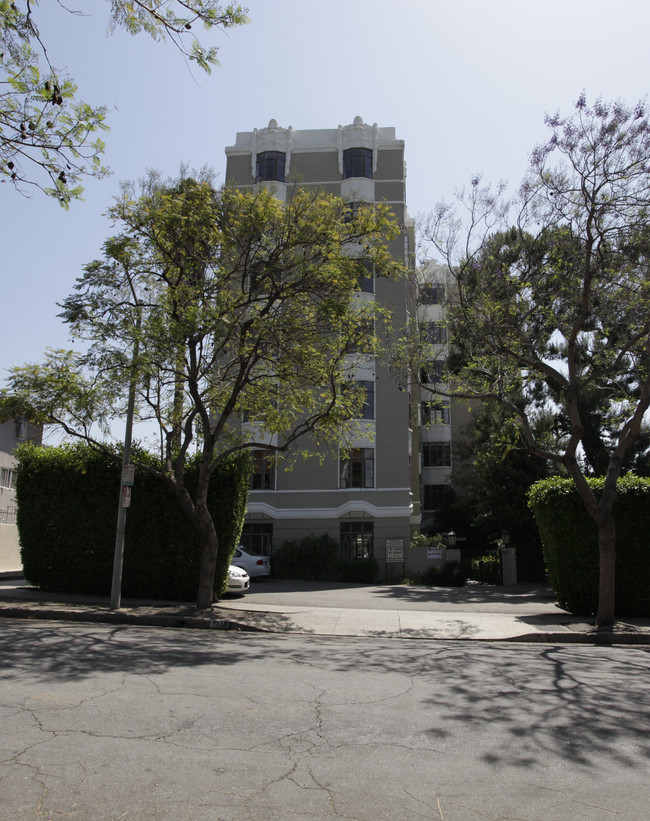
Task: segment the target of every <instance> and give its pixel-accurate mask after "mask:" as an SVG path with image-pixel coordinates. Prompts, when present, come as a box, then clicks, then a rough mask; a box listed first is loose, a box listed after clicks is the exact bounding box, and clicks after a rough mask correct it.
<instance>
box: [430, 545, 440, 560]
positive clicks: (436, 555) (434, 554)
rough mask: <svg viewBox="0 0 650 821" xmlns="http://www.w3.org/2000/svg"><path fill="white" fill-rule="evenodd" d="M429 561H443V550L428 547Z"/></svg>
mask: <svg viewBox="0 0 650 821" xmlns="http://www.w3.org/2000/svg"><path fill="white" fill-rule="evenodd" d="M427 559H442V548H441V547H427Z"/></svg>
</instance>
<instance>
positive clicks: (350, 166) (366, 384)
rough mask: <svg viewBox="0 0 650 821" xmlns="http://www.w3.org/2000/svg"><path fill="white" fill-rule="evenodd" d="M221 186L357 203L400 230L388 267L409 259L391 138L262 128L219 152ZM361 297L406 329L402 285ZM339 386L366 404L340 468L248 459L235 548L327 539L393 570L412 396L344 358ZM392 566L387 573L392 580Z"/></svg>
mask: <svg viewBox="0 0 650 821" xmlns="http://www.w3.org/2000/svg"><path fill="white" fill-rule="evenodd" d="M226 156H227V168H226V182H227V184H231V185H236V186H237V187H239V188H252V189H254V188H255V187H256V186H267V187H270V188H271V190H272V191H273V193H274V194H275V196H276V197H278V198H279V199H280V200H281V201H284V202H286V198H287V196H288V195H289V193H290V190H291V187H292V186H293V185H295V184H297V183H299V184H300V186H301V187H302V188H305V189H318V190H321V191H324V192H327V193H331V194H335V195H337V196H339V197H341V198H342V199H343V200H344V201H346V202H349V203H351V205H354V204H355V203H373V202H385V203H387V204H388V205H389V206H390V208H391V210H392V212H393V214H394V216H395V218H396V220H397V221H398V223H399V224H400V225H401V226H402V228H403V230H402V232H401V234H400V236H399V238H398V239H397V240H396V241H394V242H393V244H392V248H391V250H392V253H393V254H394V256H395V258H396V259H399V260H403V261H405V262H409V260H410V259H411V257H412V254H413V250H414V249H413V243H414V232H413V224H412V221H411V220H410V219H409V217H408V214H407V210H406V180H405V164H404V142H403V141H402V140H398V139H396V137H395V129H394V128H379V127H378V126H377V125H376V124H375V125H368V124H366V123H364V122H363V121H362V119H361V118H360V117H356V118H355V120H354V122H353V123H352V124H351V125H346V126H339V127H338V128H332V129H322V130H321V129H318V130H305V131H296V130H294V129H293V128H283V127H280V126H279V125H278V123H277V122H276V121H275V120H271V121H270V122H269V124H268V126H267V127H266V128H260V129H255V130H254V131H247V132H240V133H238V134H237V138H236V142H235V144H234V145H232V146H230V147H228V148H226ZM360 287H361V288H362V290H363V292H364V298H366V299H374V300H377V301H379V302H380V303H382V304H385V305H389V306H390V308H391V311H392V315H393V322H394V324H395V326H396V327H400V326H401V327H406V325H407V322H408V315H409V307H410V306H409V283H407V282H405V281H393V280H389V279H383V278H373V277H372V276H368V277H367V278H366V279H365V280H364V282H363V284H362V285H361V286H360ZM348 375H349V377H350V378H352V379H354V380H356V381H358V382H361V383H363V384H362V386H363V388H364V389H365V392H366V402H365V405H364V409H363V419H362V420H361V422H362V424H361V425H360V433H359V436H358V437H357V439H356V440H355V441H354V442H352V443H348V444H349V445H350V444H351V449H350V450H347V449H346V450H345V451H342V452H340V453H339V454H338V458H336V457H333V458H329V459H325V461H323V462H320V461H319V460H317V459H313V460H307V461H306V462H298V463H297V464H295V465H294V466H293V469H292V470H290V471H285V470H282V469H276V468H275V467H274V466H273V464H272V462H271V461H270V460H269V459H268V458H267V456H266V454H265V453H264V452H257V453H255V454H254V463H255V468H254V471H253V474H252V478H251V490H250V495H249V503H248V513H247V517H246V524H245V527H244V533H243V536H242V541H243V542H244V544H245V545H247V546H249V547H253V548H255V549H257V550H260V551H261V552H265V553H268V552H270V549H271V546H272V545H280V544H281V543H282V542H283V541H285V540H287V539H298V538H301V537H303V536H307V535H310V534H312V533H313V534H316V535H320V534H322V533H328V534H330V535H331V536H334V537H335V538H336V539H337V540H339V542H340V546H341V554H342V555H343V556H345V557H351V558H352V557H364V556H370V555H372V556H374V557H375V558H376V560H377V561H378V563H379V566H380V569H382V570H383V569H384V562H388V564H389V565H390V563H391V561H398V560H399V556H400V549H401V548H406V547H407V546H408V544H409V538H410V535H411V533H412V532H413V531H414V530H415V531H417V529H418V528H419V519H420V517H419V506H418V496H419V492H418V490H419V488H418V485H419V479H418V457H417V454H415V456H414V459H413V460H412V424H411V420H412V412H413V408H412V406H411V402H410V399H411V394H410V391H409V390H408V388H407V389H406V390H405V389H404V386H402V385H399V384H398V383H397V382H396V381H395V380H393V379H392V378H391V374H390V372H389V369H388V367H387V366H386V365H385V364H384V363H383V362H382V361H380V360H379V359H377V358H375V357H372V356H366V355H359V354H355V355H351V359H350V362H349V368H348ZM390 569H391V568H390V567H389V566H388V565H387V566H386V571H387V573H388V574H389V575H390Z"/></svg>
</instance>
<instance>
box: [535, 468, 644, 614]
mask: <svg viewBox="0 0 650 821" xmlns="http://www.w3.org/2000/svg"><path fill="white" fill-rule="evenodd" d="M604 481H605V480H604V478H598V479H589V480H588V482H589V485H590V486H591V488H592V490H593V492H594V493H595V495H596V497H598V496H599V495H600V494H601V493H602V489H603V485H604ZM529 505H530V508H531V509H532V511H533V513H534V515H535V521H536V522H537V528H538V530H539V533H540V537H541V539H542V545H543V549H544V558H545V561H546V568H547V572H548V575H549V577H550V580H551V584H552V585H553V589H554V591H555V594H556V596H557V600H558V604H559V605H560V607H563V608H564V609H565V610H568V611H569V612H571V613H575V614H579V615H593V614H594V613H595V612H596V610H597V607H598V584H599V550H598V528H597V526H596V523H595V522H594V521H593V519H592V518H591V517H590V516H589V514H588V513H587V511H586V510H585V507H584V504H583V502H582V499H581V498H580V495H579V493H578V491H577V489H576V487H575V485H574V483H573V482H572V481H571V480H570V479H558V478H550V479H542V480H541V481H539V482H536V483H535V484H534V485H532V487H531V489H530V491H529ZM612 512H613V515H614V520H615V522H616V613H617V615H618V616H623V615H627V616H650V549H649V548H650V544H649V542H650V479H642V478H640V477H638V476H634V475H628V476H624V477H622V478H621V479H619V481H618V486H617V491H616V497H615V500H614V506H613V508H612Z"/></svg>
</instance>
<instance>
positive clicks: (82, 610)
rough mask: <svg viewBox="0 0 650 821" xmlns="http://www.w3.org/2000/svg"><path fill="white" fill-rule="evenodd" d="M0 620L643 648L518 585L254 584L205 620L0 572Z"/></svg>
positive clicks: (631, 632) (177, 605) (646, 628)
mask: <svg viewBox="0 0 650 821" xmlns="http://www.w3.org/2000/svg"><path fill="white" fill-rule="evenodd" d="M0 617H5V618H28V619H55V620H63V621H83V622H104V623H113V624H141V625H150V626H160V627H176V628H195V629H221V630H240V631H261V632H267V633H297V634H305V635H313V636H316V635H318V636H364V637H375V638H402V639H403V638H407V639H440V640H451V641H471V640H474V641H520V642H551V643H567V644H568V643H604V644H650V619H640V618H637V619H632V618H629V619H628V618H626V619H623V620H621V621H619V622H618V623H617V624H616V625H615V627H614V628H611V629H607V630H599V629H597V628H596V627H595V626H594V625H593V620H592V619H588V618H581V617H577V616H573V615H571V614H569V613H567V612H566V611H564V610H562V609H560V608H559V607H558V606H557V605H556V604H555V601H554V596H553V592H552V590H551V588H550V587H549V586H547V585H524V584H519V585H512V586H508V587H505V586H494V585H479V584H469V585H467V586H466V587H463V588H428V587H420V586H407V585H354V584H337V583H327V582H302V581H288V580H276V579H264V580H260V581H255V582H253V584H252V585H251V589H250V591H249V592H248V593H246V594H245V595H242V596H228V597H226V598H224V599H222V600H221V601H220V602H218V603H217V604H215V606H214V607H213V609H212V611H211V612H210V613H207V614H206V613H198V612H197V611H196V609H195V608H194V606H193V604H192V603H191V602H161V601H153V600H131V599H123V601H122V606H121V608H120V609H119V610H111V609H110V603H109V600H108V598H106V597H99V596H82V595H72V594H57V593H49V592H45V591H40V590H38V589H36V588H33V587H31V586H30V585H28V584H27V582H26V581H25V580H24V579H23V578H22V577H20V576H17V574H4V576H3V577H0Z"/></svg>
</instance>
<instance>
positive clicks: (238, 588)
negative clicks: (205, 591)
mask: <svg viewBox="0 0 650 821" xmlns="http://www.w3.org/2000/svg"><path fill="white" fill-rule="evenodd" d="M250 585H251V580H250V578H249V575H248V573H247V572H246V571H245V570H242V569H241V567H235V565H233V564H231V565H230V567H229V568H228V587H227V592H228V593H245V592H246V591H247V590H248V588H249V587H250Z"/></svg>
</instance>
